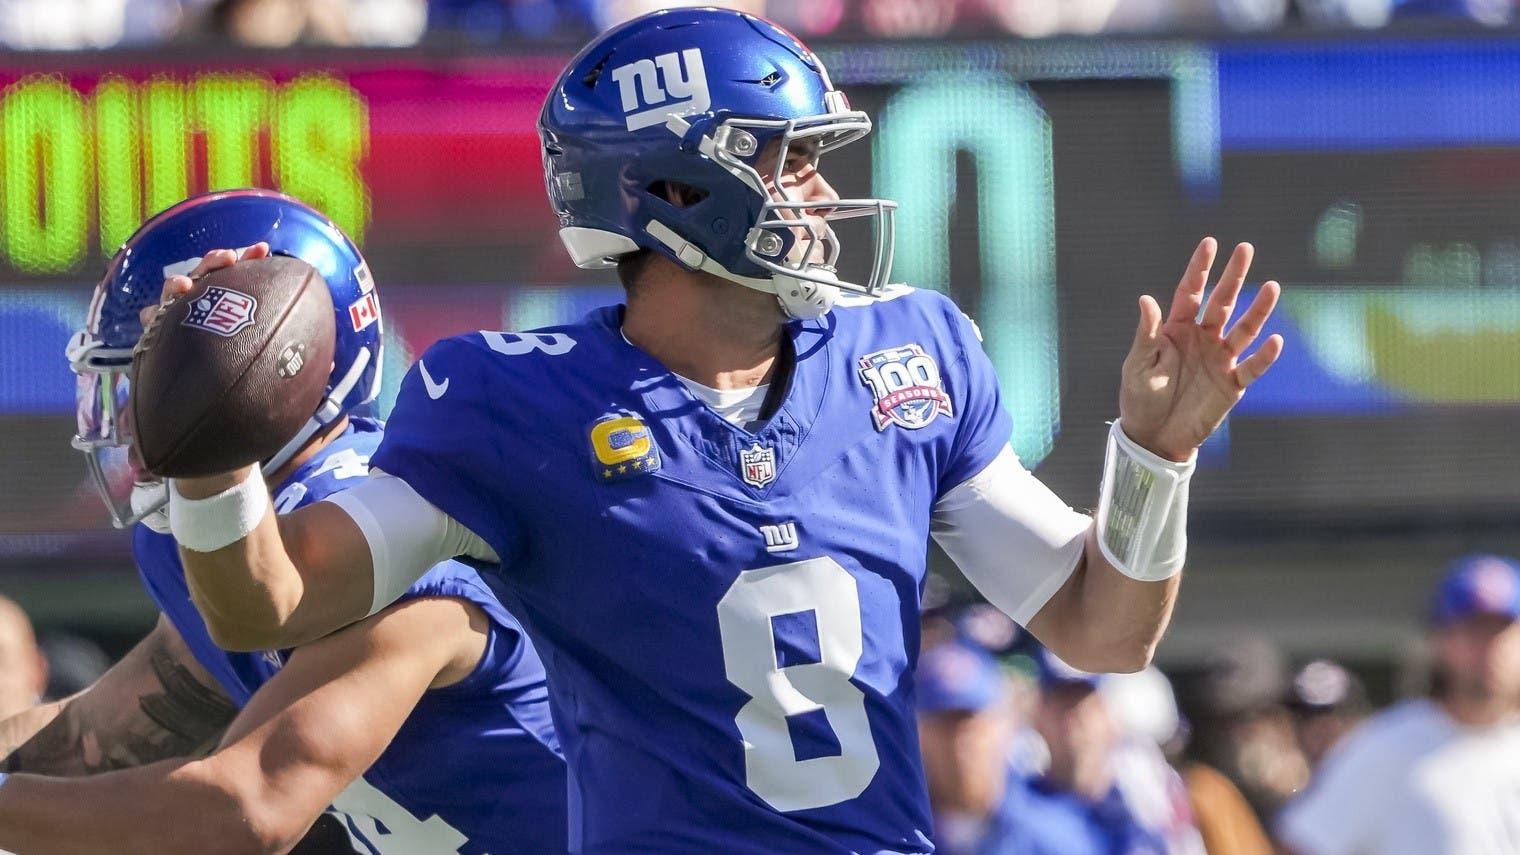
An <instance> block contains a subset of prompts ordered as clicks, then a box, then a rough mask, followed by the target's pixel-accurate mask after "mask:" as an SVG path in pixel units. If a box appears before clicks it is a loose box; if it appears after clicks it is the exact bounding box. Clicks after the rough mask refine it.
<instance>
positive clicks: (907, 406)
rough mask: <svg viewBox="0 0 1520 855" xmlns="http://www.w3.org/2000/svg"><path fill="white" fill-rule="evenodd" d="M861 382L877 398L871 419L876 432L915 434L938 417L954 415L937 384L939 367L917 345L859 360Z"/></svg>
mask: <svg viewBox="0 0 1520 855" xmlns="http://www.w3.org/2000/svg"><path fill="white" fill-rule="evenodd" d="M860 379H861V380H863V381H865V384H866V385H867V386H869V387H870V389H871V394H873V395H875V396H876V405H875V406H873V407H872V408H871V419H872V421H874V422H875V424H876V429H877V430H886V429H887V425H890V424H897V425H901V426H902V427H905V428H908V429H909V430H917V429H918V428H921V427H924V426H926V425H928V424H929V423H930V422H932V421H934V418H935V416H938V415H939V414H940V413H944V414H945V415H946V416H947V417H948V416H953V415H954V413H953V412H951V410H950V396H949V395H946V394H945V387H944V384H943V383H941V382H940V376H939V364H938V363H936V362H935V361H934V357H932V356H930V355H929V354H927V353H924V349H923V348H922V347H919V346H918V345H916V344H905V345H902V346H901V347H889V348H887V349H886V350H878V351H876V352H875V353H869V354H866V355H865V356H862V357H861V358H860Z"/></svg>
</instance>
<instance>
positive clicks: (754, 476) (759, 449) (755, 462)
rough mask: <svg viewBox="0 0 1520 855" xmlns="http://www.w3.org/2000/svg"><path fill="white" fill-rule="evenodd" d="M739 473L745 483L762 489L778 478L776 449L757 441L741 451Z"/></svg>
mask: <svg viewBox="0 0 1520 855" xmlns="http://www.w3.org/2000/svg"><path fill="white" fill-rule="evenodd" d="M739 475H740V477H742V478H743V479H744V483H746V484H748V485H750V486H751V487H754V488H755V489H757V490H758V489H760V488H761V487H764V486H765V485H766V484H769V483H770V482H772V481H774V480H776V449H774V448H771V447H770V446H768V445H767V446H761V445H760V443H758V442H757V443H755V444H754V445H752V446H750V447H749V450H748V451H745V450H743V449H741V450H740V451H739Z"/></svg>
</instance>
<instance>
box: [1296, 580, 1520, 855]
mask: <svg viewBox="0 0 1520 855" xmlns="http://www.w3.org/2000/svg"><path fill="white" fill-rule="evenodd" d="M1430 639H1431V645H1432V648H1433V650H1434V654H1435V666H1436V669H1437V673H1436V678H1437V679H1436V680H1435V686H1434V692H1433V695H1432V697H1431V698H1428V699H1424V698H1422V699H1417V700H1411V701H1405V702H1403V703H1401V704H1398V705H1396V706H1394V707H1392V708H1390V709H1388V710H1385V711H1384V712H1382V713H1380V714H1378V715H1376V716H1374V717H1373V718H1371V719H1369V720H1368V721H1367V722H1365V723H1364V724H1363V725H1361V726H1360V727H1358V728H1357V729H1356V730H1354V731H1353V732H1352V733H1351V734H1350V735H1348V736H1347V737H1346V739H1345V740H1344V741H1343V742H1342V743H1341V744H1340V745H1338V746H1336V747H1335V748H1334V749H1332V750H1331V751H1330V753H1329V754H1328V755H1327V757H1326V758H1325V762H1324V764H1323V765H1322V766H1321V767H1320V769H1319V771H1318V773H1317V774H1316V776H1315V779H1314V781H1313V783H1312V784H1311V785H1310V787H1309V789H1308V790H1307V791H1305V792H1304V794H1303V795H1302V796H1301V797H1300V798H1299V799H1298V800H1296V801H1295V802H1294V803H1293V804H1291V805H1290V806H1289V807H1288V809H1287V810H1286V811H1285V812H1284V814H1283V816H1282V818H1281V820H1280V822H1279V824H1278V828H1277V832H1278V837H1279V839H1280V840H1281V842H1282V843H1283V844H1284V845H1285V847H1286V848H1288V849H1289V850H1290V851H1293V852H1297V853H1302V855H1336V853H1353V852H1377V853H1383V855H1401V853H1409V854H1410V855H1415V853H1420V855H1426V853H1443V852H1450V853H1464V855H1484V853H1494V855H1499V853H1514V852H1520V563H1517V562H1515V561H1514V560H1513V559H1510V558H1504V557H1500V556H1496V555H1473V556H1468V557H1466V558H1463V559H1460V560H1459V561H1457V562H1456V563H1455V564H1453V565H1452V566H1451V568H1450V569H1449V571H1448V572H1447V575H1446V578H1445V579H1444V580H1443V581H1442V582H1441V584H1440V586H1439V587H1438V588H1437V589H1436V595H1435V598H1434V600H1433V602H1432V605H1431V610H1430Z"/></svg>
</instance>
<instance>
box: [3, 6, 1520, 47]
mask: <svg viewBox="0 0 1520 855" xmlns="http://www.w3.org/2000/svg"><path fill="white" fill-rule="evenodd" d="M671 5H683V4H681V3H673V2H668V0H0V45H3V46H5V47H9V48H14V49H21V50H31V49H39V50H78V49H90V48H107V47H115V46H123V47H133V46H137V47H143V46H151V45H157V44H163V43H166V42H169V43H174V42H186V41H200V40H205V39H207V38H220V39H223V40H226V41H231V42H234V43H238V44H245V45H252V46H258V47H287V46H290V45H296V44H317V45H346V46H366V47H399V46H408V45H413V44H417V43H419V42H421V41H423V40H424V39H430V40H442V41H456V42H457V41H463V42H468V43H487V44H489V43H494V42H498V41H501V40H503V39H524V38H528V39H538V38H551V39H556V40H565V41H568V42H574V41H578V40H582V39H584V38H586V37H588V36H589V35H591V34H593V33H595V32H597V31H599V30H601V29H603V28H605V27H608V26H610V25H612V24H614V23H617V22H619V21H622V20H626V19H628V18H631V17H634V16H635V15H639V14H642V13H644V12H646V11H649V10H651V9H654V8H659V7H664V6H671ZM684 5H722V6H732V7H735V8H741V9H745V10H746V11H751V12H755V13H757V14H761V15H764V16H766V17H768V18H770V19H772V20H774V21H776V22H777V23H780V24H782V25H784V26H786V27H788V28H790V29H791V30H793V31H794V32H796V33H797V34H798V35H800V36H802V37H803V38H818V37H828V36H869V37H878V38H880V37H886V38H898V37H903V38H926V37H939V36H956V35H976V36H983V37H985V36H987V35H989V34H994V33H1003V34H1008V35H1013V36H1019V37H1044V36H1055V35H1094V34H1122V33H1135V34H1139V33H1145V34H1155V33H1196V32H1221V31H1222V32H1231V31H1236V32H1262V31H1269V30H1274V29H1279V28H1284V27H1290V28H1291V27H1310V28H1323V29H1358V28H1360V29H1368V28H1378V27H1385V26H1397V25H1399V24H1400V23H1401V21H1403V20H1407V19H1418V20H1420V22H1421V23H1422V25H1428V24H1429V23H1430V22H1431V21H1432V20H1435V21H1440V20H1443V19H1444V20H1448V21H1452V22H1459V23H1460V22H1465V23H1467V24H1469V25H1481V26H1488V27H1501V26H1506V25H1510V24H1512V23H1514V21H1515V19H1516V7H1517V3H1516V0H724V1H723V2H717V3H709V4H697V3H690V4H684Z"/></svg>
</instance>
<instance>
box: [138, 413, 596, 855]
mask: <svg viewBox="0 0 1520 855" xmlns="http://www.w3.org/2000/svg"><path fill="white" fill-rule="evenodd" d="M381 435H382V434H381V426H380V425H379V423H377V422H374V421H370V420H367V419H352V420H350V425H349V428H348V430H347V431H345V432H344V433H343V434H342V435H341V436H340V437H338V438H337V439H336V440H335V441H333V442H332V443H331V444H329V445H328V446H326V447H325V448H323V449H322V450H321V451H320V452H319V453H318V454H316V455H315V456H313V457H312V459H311V460H309V461H307V462H306V463H305V464H303V465H302V466H301V467H300V468H299V469H297V470H296V471H295V472H294V473H293V474H292V475H291V476H290V478H288V479H287V480H286V481H285V482H284V484H282V485H281V487H280V489H279V490H278V491H277V492H276V494H275V504H276V506H277V507H278V508H279V510H280V511H282V512H286V511H290V510H294V509H295V508H297V507H300V506H302V505H305V504H308V503H310V502H314V501H317V500H319V499H321V498H323V497H324V496H327V495H328V494H330V493H333V492H335V491H337V490H340V489H343V488H345V487H347V486H349V485H351V484H353V483H355V482H356V481H357V480H358V479H362V478H365V477H367V476H368V474H369V456H370V454H371V453H372V452H373V451H374V449H375V446H376V445H378V444H379V442H380V437H381ZM134 551H135V553H136V557H137V566H138V568H139V571H140V572H141V574H142V580H143V583H144V584H145V585H146V586H147V588H148V592H149V593H150V594H151V595H152V596H153V599H154V600H155V601H156V602H157V603H158V606H159V608H160V609H162V610H163V612H164V614H165V615H167V616H168V617H169V620H170V621H171V622H173V624H174V627H175V629H177V630H178V631H179V633H180V634H181V635H182V636H184V638H185V641H186V642H187V643H188V644H189V646H190V649H191V650H192V651H193V652H194V654H195V657H196V659H197V660H198V661H199V662H200V663H201V665H203V666H204V667H205V668H206V669H207V670H208V671H210V672H211V674H212V675H213V676H214V677H216V679H217V681H218V682H219V683H221V685H222V688H223V689H224V690H225V691H226V692H227V694H228V695H229V696H230V697H231V698H232V699H233V701H235V702H236V703H237V704H238V705H239V706H243V705H245V704H246V703H247V702H248V699H249V698H251V697H252V696H253V694H254V693H255V692H257V691H258V690H259V687H260V686H262V685H264V683H266V682H268V681H269V680H270V679H271V678H272V677H274V675H275V674H276V673H277V672H278V671H279V669H280V666H281V664H282V663H283V662H284V660H285V654H284V652H277V651H270V652H266V653H230V652H227V651H224V650H221V649H220V648H218V647H217V646H216V645H215V644H214V643H213V642H212V641H211V638H210V636H209V634H208V633H207V631H206V626H205V624H204V623H203V622H202V620H201V617H200V615H199V614H198V613H197V612H196V610H195V605H194V604H193V603H192V602H191V600H190V596H189V593H188V591H187V589H186V585H185V575H184V568H183V566H182V565H181V564H180V561H179V554H178V550H177V548H176V546H175V543H174V539H173V538H172V537H171V536H169V535H163V534H158V533H155V532H153V531H152V530H150V529H148V528H147V527H146V526H138V527H137V530H136V532H135V539H134ZM414 597H455V598H458V599H461V600H466V601H468V602H471V603H474V604H475V605H476V606H477V607H478V608H480V610H481V611H482V612H484V613H485V614H486V616H487V617H488V618H489V621H490V630H489V639H488V642H487V645H486V651H485V654H484V655H483V656H482V657H481V661H480V663H479V664H478V665H477V666H476V668H475V670H474V671H473V672H472V673H471V674H470V675H469V676H467V677H465V678H464V680H462V681H460V682H458V683H455V684H454V685H452V686H447V687H444V688H440V689H434V690H432V691H429V692H427V693H425V694H424V695H423V696H422V699H421V700H420V701H419V702H418V703H417V706H416V707H415V708H414V709H413V710H412V714H411V715H410V716H409V717H408V718H407V720H406V722H405V723H404V724H403V725H402V727H401V729H400V730H399V731H398V732H397V734H396V737H395V739H394V740H392V741H391V744H390V745H389V747H387V748H386V750H385V752H384V753H383V754H381V755H380V757H379V759H378V760H376V761H375V763H374V765H373V766H371V767H370V768H369V769H368V770H367V771H366V772H365V773H364V777H363V778H360V779H359V780H357V781H355V782H354V783H353V785H351V786H350V787H349V788H348V789H347V790H345V791H344V792H343V793H342V794H340V795H339V797H338V798H337V799H335V800H334V802H333V804H334V808H335V811H336V812H337V813H338V815H339V816H340V818H342V819H343V820H344V821H345V823H346V824H347V826H348V829H349V833H350V835H351V836H352V837H353V838H354V842H355V844H356V848H357V849H358V850H359V851H369V852H373V853H376V855H382V854H383V853H403V855H409V853H415V852H430V853H431V852H456V851H457V852H462V853H486V852H491V853H496V855H502V853H507V852H523V853H539V852H545V853H550V852H563V851H565V824H566V809H565V766H564V761H563V760H562V759H561V758H560V755H559V743H558V740H557V739H556V737H555V734H554V729H553V726H552V723H551V721H550V716H549V711H548V690H547V688H546V686H545V684H544V671H543V664H542V662H540V660H539V658H538V655H537V653H536V652H535V651H534V649H533V647H532V645H531V644H530V643H529V641H528V639H527V637H526V636H525V635H524V634H523V631H522V627H521V626H520V625H519V624H518V623H517V621H516V620H515V619H513V617H512V616H511V615H510V614H508V613H507V611H506V609H504V608H502V606H501V603H500V602H499V601H498V600H497V598H496V597H495V596H493V595H492V593H491V591H490V589H489V588H488V587H487V586H486V585H485V584H484V583H483V582H482V581H481V579H480V577H479V575H477V574H476V572H475V571H474V570H473V569H472V568H470V567H469V566H467V565H465V564H461V563H458V562H453V561H450V562H445V563H443V564H440V565H438V566H437V567H435V568H433V569H432V570H431V571H429V572H428V574H427V575H425V576H423V577H422V578H421V579H420V580H418V582H417V584H415V585H413V586H412V587H411V589H410V590H408V591H407V592H406V594H405V595H404V596H403V597H402V599H410V598H414ZM419 643H420V642H419Z"/></svg>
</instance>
